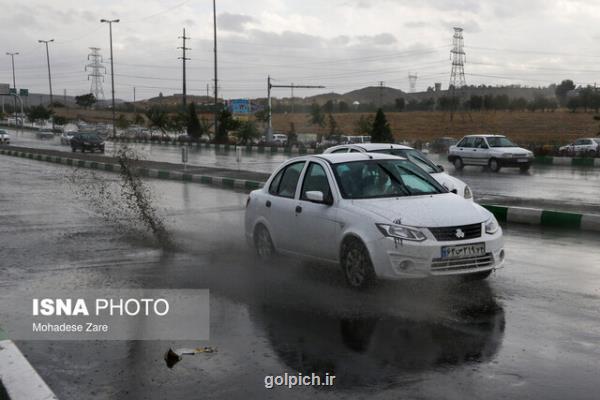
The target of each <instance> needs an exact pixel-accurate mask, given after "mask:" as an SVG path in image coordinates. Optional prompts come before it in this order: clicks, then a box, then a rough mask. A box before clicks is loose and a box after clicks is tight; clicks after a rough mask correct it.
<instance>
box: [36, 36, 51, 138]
mask: <svg viewBox="0 0 600 400" xmlns="http://www.w3.org/2000/svg"><path fill="white" fill-rule="evenodd" d="M52 42H54V39H50V40H38V43H44V44H45V45H46V61H47V62H48V86H49V87H50V108H54V98H53V96H52V75H51V74H50V52H49V51H48V43H52ZM52 131H54V117H52Z"/></svg>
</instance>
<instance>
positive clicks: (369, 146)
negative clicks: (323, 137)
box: [325, 143, 412, 153]
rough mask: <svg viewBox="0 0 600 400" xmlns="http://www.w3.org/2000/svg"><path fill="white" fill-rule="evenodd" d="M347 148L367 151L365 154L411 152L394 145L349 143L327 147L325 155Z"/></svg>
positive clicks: (408, 148)
mask: <svg viewBox="0 0 600 400" xmlns="http://www.w3.org/2000/svg"><path fill="white" fill-rule="evenodd" d="M347 148H351V149H352V148H354V149H358V150H363V151H367V152H369V151H377V150H385V149H399V150H412V147H409V146H404V145H402V144H394V143H349V144H342V145H339V146H333V147H329V148H328V149H326V150H325V151H326V152H327V153H330V152H332V151H335V150H337V149H347Z"/></svg>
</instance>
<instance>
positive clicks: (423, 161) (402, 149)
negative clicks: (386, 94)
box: [323, 143, 473, 200]
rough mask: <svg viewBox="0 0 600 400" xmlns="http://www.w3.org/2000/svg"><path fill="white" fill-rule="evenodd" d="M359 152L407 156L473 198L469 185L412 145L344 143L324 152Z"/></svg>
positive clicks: (461, 194)
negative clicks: (451, 174)
mask: <svg viewBox="0 0 600 400" xmlns="http://www.w3.org/2000/svg"><path fill="white" fill-rule="evenodd" d="M357 152H370V153H384V154H391V155H394V156H399V157H405V158H407V159H408V160H409V161H412V162H413V163H414V164H416V165H418V166H419V167H421V168H422V169H423V170H425V172H427V173H428V174H430V175H431V176H432V177H433V178H434V179H435V180H436V181H438V182H439V183H440V184H441V185H442V186H444V187H445V188H446V189H448V190H449V191H450V192H452V193H456V194H457V195H459V196H462V197H464V198H465V199H470V200H473V192H471V188H469V185H467V184H466V183H464V182H463V181H461V180H460V179H457V178H455V177H453V176H450V175H448V174H447V173H445V172H444V168H443V167H442V166H441V165H436V164H434V163H433V162H432V161H431V160H430V159H429V158H427V156H426V155H425V154H423V153H421V152H420V151H419V150H416V149H413V148H412V147H408V146H404V145H401V144H390V143H359V144H344V145H340V146H333V147H330V148H328V149H326V150H325V151H324V152H323V153H324V154H329V153H332V154H337V153H357Z"/></svg>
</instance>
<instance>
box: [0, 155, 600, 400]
mask: <svg viewBox="0 0 600 400" xmlns="http://www.w3.org/2000/svg"><path fill="white" fill-rule="evenodd" d="M74 174H75V175H74ZM117 179H118V177H117V176H116V175H111V174H104V173H95V174H93V175H92V174H91V173H90V172H88V171H75V172H74V170H73V169H72V168H67V167H64V166H60V165H54V164H46V163H40V162H36V161H32V160H26V159H20V158H13V157H0V242H1V244H2V246H0V260H1V262H0V287H1V288H2V289H1V290H0V301H1V298H2V297H4V296H14V295H19V294H20V293H23V292H24V291H25V290H41V289H69V288H77V289H84V288H209V289H210V291H211V339H210V340H209V341H204V342H180V343H177V342H166V341H165V342H141V341H121V342H108V341H107V342H40V341H38V342H18V343H17V344H18V345H19V347H20V348H21V350H22V351H23V353H24V354H25V355H26V357H27V358H28V359H29V361H30V362H31V363H32V365H33V366H34V367H35V368H36V369H37V371H38V372H39V373H40V375H41V376H42V377H43V378H44V379H45V380H46V381H47V382H48V384H49V385H50V387H51V388H52V389H53V390H54V391H55V392H56V394H57V395H58V397H59V398H60V399H67V400H68V399H73V400H75V399H77V400H79V399H201V398H202V399H204V398H210V399H247V398H260V399H271V398H272V399H279V398H286V399H287V398H292V399H304V398H311V399H320V398H339V399H346V398H350V399H354V398H356V399H364V398H375V399H388V398H417V399H465V398H478V399H498V398H508V399H515V398H520V399H525V398H531V399H561V400H562V399H566V398H568V399H596V398H597V394H598V390H599V389H600V381H599V380H598V376H600V362H599V360H600V251H598V243H599V240H600V237H599V236H598V235H593V234H589V233H580V232H573V231H558V230H548V229H545V230H541V229H538V228H535V227H528V228H527V227H521V226H508V227H505V239H506V249H507V262H506V267H505V268H504V269H502V270H500V271H498V272H496V273H495V274H493V275H492V276H491V277H490V278H489V279H488V280H487V281H486V282H482V283H476V282H471V283H466V284H465V283H460V282H456V281H452V280H434V281H409V282H396V283H385V284H382V285H380V286H378V287H377V288H376V289H374V290H371V291H368V292H366V293H360V294H357V293H356V292H354V291H352V290H349V289H347V288H346V287H345V286H344V284H343V281H342V279H341V276H340V274H339V273H338V271H337V270H336V269H335V268H330V267H325V266H321V265H313V264H306V263H302V262H299V261H296V260H289V259H276V260H275V261H274V262H273V263H272V264H270V265H265V264H264V263H262V262H260V261H258V260H257V259H256V258H255V256H254V252H253V251H252V249H249V248H248V247H247V246H246V244H245V242H244V238H243V213H244V204H245V199H246V195H245V194H243V193H238V192H233V191H226V190H221V189H216V188H212V187H209V186H203V185H198V184H190V183H179V182H167V181H158V180H154V181H148V182H149V185H150V188H151V190H152V193H153V196H152V197H153V202H154V204H155V205H156V207H157V210H158V214H159V216H162V217H163V218H164V223H165V225H166V226H167V230H168V232H169V233H170V235H171V238H172V240H173V241H174V242H175V243H176V244H177V246H176V248H171V249H169V250H164V249H162V248H161V246H160V245H158V244H157V242H156V240H155V239H153V238H152V237H151V236H150V235H148V234H143V233H140V222H139V221H137V220H136V219H135V218H127V217H123V218H121V219H119V220H115V219H111V218H110V217H109V218H107V211H108V215H110V210H111V207H114V205H112V204H100V205H99V204H98V203H97V202H95V201H94V192H93V190H87V191H85V193H82V191H81V190H80V189H79V188H81V187H88V188H89V187H92V188H93V187H94V185H95V184H97V183H98V182H104V183H106V184H109V185H110V184H118V181H117ZM90 185H91V186H90ZM2 322H3V323H5V324H7V323H8V324H9V323H10V316H3V321H2ZM204 345H209V346H213V347H215V348H216V349H217V352H216V353H212V354H198V355H195V356H189V357H186V358H184V359H183V360H182V361H181V362H180V363H178V364H176V365H175V366H174V367H173V368H172V369H169V368H167V366H166V365H165V362H164V360H163V354H164V352H165V351H166V350H167V349H168V348H169V347H172V348H178V347H197V346H204ZM286 372H287V373H299V372H302V373H304V374H306V373H312V372H316V373H322V374H324V373H326V372H328V373H330V374H335V375H336V377H337V378H336V384H335V386H334V387H333V388H322V387H319V388H310V387H301V388H300V387H296V388H293V389H287V388H276V389H272V390H268V389H265V387H264V378H265V376H266V375H274V374H284V373H286Z"/></svg>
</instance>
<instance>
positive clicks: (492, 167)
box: [488, 158, 502, 172]
mask: <svg viewBox="0 0 600 400" xmlns="http://www.w3.org/2000/svg"><path fill="white" fill-rule="evenodd" d="M488 166H489V167H490V170H492V172H498V171H500V168H502V167H500V163H499V162H498V160H496V159H495V158H492V159H491V160H490V162H489V163H488Z"/></svg>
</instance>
